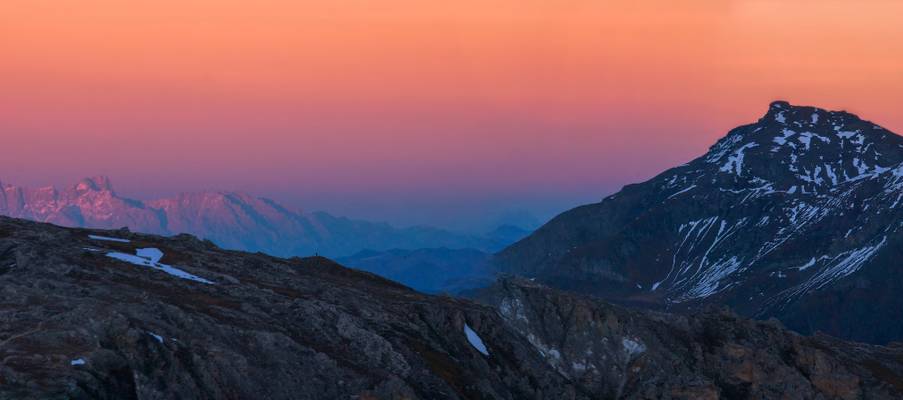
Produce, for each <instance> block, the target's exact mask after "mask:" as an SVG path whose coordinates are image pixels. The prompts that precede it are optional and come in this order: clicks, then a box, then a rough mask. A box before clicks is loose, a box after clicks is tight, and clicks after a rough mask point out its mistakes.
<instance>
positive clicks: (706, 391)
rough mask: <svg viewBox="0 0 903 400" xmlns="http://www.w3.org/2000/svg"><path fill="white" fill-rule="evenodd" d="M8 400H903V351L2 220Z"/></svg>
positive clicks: (737, 323) (728, 321)
mask: <svg viewBox="0 0 903 400" xmlns="http://www.w3.org/2000/svg"><path fill="white" fill-rule="evenodd" d="M0 291H2V295H0V299H2V300H0V360H3V362H2V363H0V399H57V398H58V399H179V398H182V399H188V398H190V399H247V398H254V399H590V398H594V399H595V398H627V399H640V398H656V399H699V398H718V396H721V397H723V398H740V399H742V398H750V399H752V398H766V399H768V398H783V399H795V398H799V399H803V398H863V399H885V398H898V397H899V396H900V395H901V389H903V388H901V386H900V385H901V383H900V382H901V378H900V371H901V356H903V353H901V351H900V349H895V348H885V347H875V346H865V345H853V344H848V343H844V342H839V341H833V340H829V339H824V338H804V337H800V336H797V335H796V334H792V333H789V332H787V331H785V330H783V329H781V328H780V327H778V326H775V325H772V324H767V323H757V322H749V321H745V320H742V319H739V318H737V317H734V316H729V315H723V314H711V315H705V316H701V317H698V318H686V317H672V316H667V315H661V314H653V313H649V312H635V311H628V310H623V309H620V308H617V307H611V306H607V305H605V304H602V303H597V302H593V301H589V300H586V299H581V298H577V297H573V296H570V295H563V294H560V293H558V292H555V291H552V290H549V289H546V288H543V287H539V286H536V285H532V284H530V283H525V282H520V283H517V282H512V281H504V282H503V283H502V284H501V285H500V286H497V287H496V288H494V289H492V290H491V291H489V292H487V293H488V294H487V295H486V296H485V298H487V299H489V301H493V300H496V304H498V305H499V307H500V308H498V311H497V310H496V309H494V308H491V307H487V306H481V305H478V304H475V303H472V302H469V301H466V300H460V299H453V298H449V297H434V296H428V295H423V294H419V293H417V292H414V291H412V290H410V289H408V288H406V287H404V286H401V285H398V284H396V283H393V282H390V281H387V280H385V279H382V278H378V277H376V276H374V275H371V274H367V273H364V272H358V271H354V270H350V269H346V268H344V267H342V266H340V265H337V264H335V263H333V262H331V261H329V260H327V259H324V258H306V259H300V258H294V259H280V258H274V257H270V256H265V255H262V254H248V253H240V252H235V251H226V250H221V249H219V248H217V247H216V246H214V245H213V244H211V243H210V242H204V241H199V240H197V239H195V238H193V237H190V236H187V235H182V236H176V237H168V238H167V237H159V236H147V235H140V234H133V233H129V232H127V231H89V230H82V229H69V228H61V227H56V226H51V225H46V224H38V223H34V222H28V221H24V220H12V219H7V218H0Z"/></svg>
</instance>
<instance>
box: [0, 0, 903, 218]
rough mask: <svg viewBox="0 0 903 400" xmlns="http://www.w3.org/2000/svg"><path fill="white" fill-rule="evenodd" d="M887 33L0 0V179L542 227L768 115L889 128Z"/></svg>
mask: <svg viewBox="0 0 903 400" xmlns="http://www.w3.org/2000/svg"><path fill="white" fill-rule="evenodd" d="M900 15H903V2H898V1H890V0H862V1H837V0H833V1H832V0H827V1H825V0H821V1H814V0H813V1H806V0H783V1H752V0H750V1H707V0H697V1H692V0H691V1H660V0H656V1H642V0H639V1H620V0H618V1H601V0H596V1H579V0H557V1H540V0H463V1H454V2H449V1H441V2H440V1H428V0H417V1H414V0H381V1H363V0H356V1H352V0H330V1H303V0H294V1H289V0H257V1H253V2H249V1H237V0H178V1H176V0H157V1H153V2H151V1H147V2H138V1H121V0H4V1H3V2H2V3H0V57H2V60H0V88H2V90H0V132H2V135H3V139H4V140H3V146H4V148H5V149H6V150H7V151H5V152H4V156H3V157H2V158H0V171H3V172H2V173H0V180H3V181H6V182H13V183H19V184H29V185H41V184H51V183H53V184H62V183H64V182H68V181H72V180H74V179H76V178H77V177H80V176H82V175H94V174H98V173H103V174H108V175H111V176H112V177H113V179H114V181H115V182H117V183H118V185H117V186H118V187H119V189H120V191H121V192H123V193H125V194H131V195H135V196H139V197H151V196H154V195H158V194H168V193H171V192H174V191H179V190H190V189H199V188H224V189H243V190H251V191H253V192H255V193H258V194H261V195H270V196H273V197H277V198H279V199H281V200H283V201H285V202H287V203H290V204H291V205H293V206H298V207H304V208H318V209H327V210H333V211H336V212H339V213H346V214H350V215H360V216H364V217H372V218H385V219H391V220H396V221H399V222H402V223H413V222H436V223H448V221H443V220H442V219H443V218H444V219H446V220H449V221H450V220H460V219H462V217H461V216H462V215H464V214H467V215H469V216H470V218H478V216H479V215H485V214H487V213H489V212H490V211H491V210H490V209H492V210H495V211H498V210H501V209H503V208H505V207H525V208H533V209H536V210H537V212H539V213H548V212H551V211H552V210H557V209H559V208H562V207H565V206H569V205H572V204H575V203H578V202H582V201H591V200H595V199H598V198H601V196H603V195H604V194H606V193H609V192H611V191H613V190H616V189H617V188H619V187H620V185H622V184H624V183H628V182H631V181H635V180H637V179H642V178H645V177H648V176H650V175H652V174H654V173H655V172H658V171H660V170H662V169H664V168H666V167H668V166H672V165H674V164H679V163H682V162H685V161H687V160H689V159H690V158H692V157H695V156H697V155H699V154H701V153H703V152H704V151H705V149H706V147H707V146H708V145H710V144H711V143H712V142H713V141H714V140H715V139H716V138H717V137H719V136H721V135H723V134H724V133H725V132H726V131H727V130H728V129H730V128H732V127H733V126H735V125H738V124H741V123H746V122H751V121H752V120H754V119H756V118H758V117H759V116H760V115H761V114H762V113H764V111H765V108H766V106H767V103H768V102H769V101H770V100H772V99H776V98H784V99H787V100H789V101H791V102H794V103H805V104H812V105H818V106H822V107H829V108H845V109H849V110H852V111H855V112H858V113H860V114H861V115H862V116H863V117H865V118H868V119H872V120H874V121H876V122H878V123H880V124H883V125H885V126H887V127H889V128H891V129H892V130H896V131H898V132H900V131H903V116H901V115H900V114H899V113H897V105H898V104H903V24H900V23H899V21H898V20H899V16H900ZM440 199H441V200H443V201H439V200H440ZM439 203H441V204H442V205H441V206H439V205H437V204H439ZM417 207H420V209H418V210H421V211H419V212H418V213H414V214H416V216H410V215H408V214H411V213H410V210H411V209H417ZM495 211H492V212H495ZM405 212H408V214H404V213H405ZM481 213H482V214H481ZM403 214H404V215H403ZM465 219H466V218H465Z"/></svg>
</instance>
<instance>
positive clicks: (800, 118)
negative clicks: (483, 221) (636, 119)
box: [493, 102, 903, 343]
mask: <svg viewBox="0 0 903 400" xmlns="http://www.w3.org/2000/svg"><path fill="white" fill-rule="evenodd" d="M901 228H903V138H901V137H900V136H897V135H895V134H894V133H892V132H890V131H888V130H886V129H884V128H882V127H880V126H878V125H876V124H874V123H871V122H869V121H865V120H862V119H860V118H859V117H857V116H855V115H853V114H850V113H847V112H842V111H827V110H823V109H819V108H814V107H800V106H792V105H790V104H788V103H786V102H775V103H772V104H771V105H770V107H769V109H768V112H767V113H766V114H765V115H764V116H763V117H762V118H761V119H759V120H758V121H757V122H756V123H753V124H750V125H744V126H741V127H738V128H736V129H733V130H731V131H730V132H729V133H728V134H727V135H726V136H725V137H724V138H722V139H721V140H719V141H718V142H717V143H715V145H713V146H712V147H711V149H710V150H709V152H708V153H706V154H704V155H703V156H701V157H699V158H697V159H695V160H693V161H691V162H689V163H687V164H685V165H681V166H678V167H676V168H672V169H670V170H667V171H665V172H664V173H662V174H660V175H658V176H656V177H654V178H652V179H651V180H649V181H646V182H643V183H640V184H634V185H628V186H626V187H624V188H623V190H621V191H620V192H618V193H616V194H614V195H612V196H609V197H608V198H605V199H604V200H602V201H601V202H600V203H596V204H591V205H586V206H582V207H578V208H575V209H573V210H570V211H567V212H565V213H563V214H561V215H559V216H557V217H556V218H554V219H553V220H551V221H550V222H548V223H547V224H545V225H544V226H542V227H541V228H539V229H538V230H537V231H536V232H535V233H533V234H532V235H530V236H529V237H527V238H526V239H524V240H521V241H519V242H518V243H516V244H514V245H512V246H511V247H509V248H507V249H506V250H504V251H502V252H501V253H500V254H498V255H497V256H496V257H495V258H494V261H493V262H494V263H495V264H496V265H498V266H499V267H500V268H501V269H503V270H505V271H508V272H512V273H516V274H520V275H525V276H528V277H533V278H535V279H537V280H538V281H542V282H544V283H547V284H550V285H553V286H556V287H559V288H565V289H569V290H573V291H577V292H583V293H590V294H593V295H597V296H600V297H603V298H605V299H608V300H613V301H617V302H620V303H626V304H632V305H641V306H645V307H653V308H661V309H668V310H672V311H681V310H699V309H701V308H703V307H707V306H709V305H728V306H730V307H732V308H734V309H735V310H737V311H738V312H740V313H742V314H744V315H748V316H754V317H757V318H768V317H777V318H778V319H780V320H781V321H783V322H784V323H785V324H786V325H788V326H789V327H790V328H793V329H795V330H797V331H800V332H803V333H809V332H814V331H823V332H826V333H829V334H832V335H835V336H839V337H843V338H848V339H854V340H858V341H866V342H876V343H886V342H888V341H892V340H901V339H903V295H901V293H903V229H901Z"/></svg>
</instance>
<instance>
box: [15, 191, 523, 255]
mask: <svg viewBox="0 0 903 400" xmlns="http://www.w3.org/2000/svg"><path fill="white" fill-rule="evenodd" d="M0 188H2V190H0V215H6V216H10V217H16V218H24V219H30V220H35V221H41V222H50V223H53V224H57V225H62V226H68V227H86V228H103V229H118V228H121V227H128V228H129V229H131V230H133V231H137V232H145V233H153V234H160V235H174V234H178V233H189V234H192V235H195V236H198V237H200V238H204V239H209V240H211V241H213V242H214V243H216V244H217V245H219V246H221V247H224V248H227V249H235V250H245V251H261V252H265V253H268V254H272V255H276V256H308V255H314V254H320V255H325V256H329V257H340V256H348V255H352V254H355V253H358V252H360V251H362V250H376V251H381V250H389V249H419V248H441V247H445V248H450V249H463V248H472V249H477V250H481V251H495V250H498V249H501V248H503V247H504V246H505V245H507V244H509V243H511V242H512V241H513V240H516V239H512V238H519V236H523V235H525V234H526V233H525V232H512V230H511V229H506V228H502V231H500V232H493V233H491V236H476V235H465V234H458V233H454V232H449V231H446V230H442V229H437V228H431V227H425V226H417V227H409V228H396V227H393V226H391V225H389V224H387V223H375V222H368V221H361V220H353V219H348V218H342V217H336V216H333V215H330V214H328V213H325V212H312V213H304V212H295V211H291V210H289V209H287V208H286V207H283V206H282V205H280V204H278V203H276V202H275V201H273V200H269V199H265V198H260V197H254V196H251V195H248V194H244V193H237V192H199V193H184V194H181V195H179V196H177V197H174V198H166V199H159V200H152V201H139V200H134V199H129V198H124V197H121V196H119V195H117V194H116V192H115V191H114V190H113V185H112V183H111V182H110V180H109V179H108V178H106V177H95V178H87V179H83V180H82V181H80V182H78V183H77V184H75V185H73V186H71V187H69V188H66V189H63V190H57V189H56V188H53V187H45V188H39V189H31V188H24V187H19V186H13V185H4V184H0Z"/></svg>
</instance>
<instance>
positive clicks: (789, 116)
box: [759, 100, 860, 126]
mask: <svg viewBox="0 0 903 400" xmlns="http://www.w3.org/2000/svg"><path fill="white" fill-rule="evenodd" d="M859 120H860V119H859V116H857V115H856V114H852V113H850V112H847V111H844V110H838V111H835V110H828V109H824V108H819V107H814V106H805V105H793V104H791V103H790V102H788V101H785V100H775V101H772V102H771V104H769V105H768V111H767V112H766V113H765V115H764V116H763V117H762V118H761V119H760V120H759V123H777V124H782V125H795V126H818V125H827V124H829V123H830V122H835V123H836V122H840V121H851V122H852V121H859Z"/></svg>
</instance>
